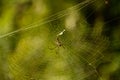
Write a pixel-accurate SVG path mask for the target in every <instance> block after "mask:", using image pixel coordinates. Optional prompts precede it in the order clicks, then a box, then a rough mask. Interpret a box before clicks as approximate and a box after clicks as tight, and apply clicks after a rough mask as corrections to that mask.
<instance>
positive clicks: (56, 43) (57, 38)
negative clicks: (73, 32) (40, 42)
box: [51, 29, 65, 50]
mask: <svg viewBox="0 0 120 80" xmlns="http://www.w3.org/2000/svg"><path fill="white" fill-rule="evenodd" d="M64 32H65V29H63V30H62V31H61V32H60V33H59V34H57V36H56V42H55V45H56V47H54V48H52V49H51V50H53V49H56V48H58V49H59V47H63V48H64V46H63V44H62V42H61V41H60V36H61V35H63V33H64Z"/></svg>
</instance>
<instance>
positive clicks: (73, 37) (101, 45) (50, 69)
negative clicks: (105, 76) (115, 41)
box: [0, 0, 108, 80]
mask: <svg viewBox="0 0 120 80" xmlns="http://www.w3.org/2000/svg"><path fill="white" fill-rule="evenodd" d="M96 1H97V0H85V1H83V2H81V3H79V4H77V5H75V6H73V7H70V8H68V9H66V10H63V11H60V12H58V13H56V14H53V15H51V16H49V17H47V18H44V19H42V20H38V21H35V22H34V23H32V24H29V25H26V26H24V27H23V28H20V29H17V30H14V31H11V32H9V33H6V34H3V35H1V36H0V39H3V38H5V39H9V37H11V38H14V39H15V38H17V37H16V36H15V34H17V33H20V34H21V35H20V38H21V39H19V41H18V44H17V45H16V49H15V50H14V51H13V53H12V54H11V55H10V56H8V61H9V62H8V63H9V66H8V67H9V69H10V70H9V73H8V75H9V77H10V79H11V80H12V79H15V80H88V79H89V80H93V79H94V78H93V79H91V78H90V76H93V77H95V79H98V78H99V79H101V80H102V77H101V75H100V74H99V72H98V71H97V66H98V65H99V63H100V62H101V60H102V58H103V57H104V55H103V52H104V50H105V47H107V44H108V39H107V38H106V37H104V36H103V35H102V31H100V32H99V33H97V32H95V31H96V29H95V30H94V29H93V30H92V29H91V28H89V27H88V26H91V24H89V23H88V22H87V21H86V19H84V18H83V17H81V15H80V14H81V13H80V14H79V12H80V10H82V9H84V8H85V7H87V6H89V5H91V4H94V2H96ZM76 13H77V14H76ZM92 13H94V11H93V12H91V14H92ZM91 14H89V15H88V16H87V18H88V17H89V16H90V15H91ZM71 15H72V17H73V19H74V16H75V17H76V16H77V17H80V18H81V19H78V21H80V22H78V21H77V20H76V22H77V23H78V25H73V24H71V25H72V27H70V26H71V25H68V24H67V22H66V25H65V24H64V21H67V20H66V18H69V16H71ZM77 23H76V24H77ZM69 24H70V23H69ZM104 24H106V23H104ZM104 24H102V26H103V25H104ZM45 26H47V27H45ZM75 26H76V27H75ZM63 29H65V30H66V31H65V32H64V33H63V34H62V35H60V36H59V39H60V41H61V43H60V44H61V46H59V45H57V44H56V43H55V42H57V41H56V38H57V35H58V34H59V33H60V32H61V31H62V30H63ZM50 48H52V50H51V49H50Z"/></svg>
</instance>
